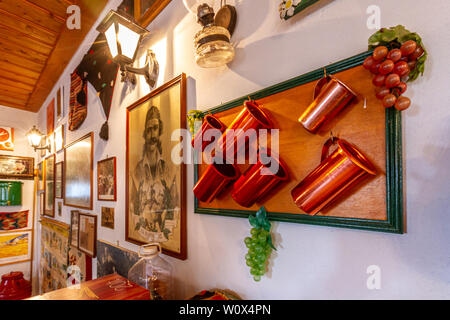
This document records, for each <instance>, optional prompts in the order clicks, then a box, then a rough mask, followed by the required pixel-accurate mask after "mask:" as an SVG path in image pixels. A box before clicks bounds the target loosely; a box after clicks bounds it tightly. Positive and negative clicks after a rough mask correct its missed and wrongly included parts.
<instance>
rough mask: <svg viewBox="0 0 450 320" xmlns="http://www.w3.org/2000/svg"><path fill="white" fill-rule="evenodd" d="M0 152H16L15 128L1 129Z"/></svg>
mask: <svg viewBox="0 0 450 320" xmlns="http://www.w3.org/2000/svg"><path fill="white" fill-rule="evenodd" d="M0 150H3V151H14V128H9V127H0Z"/></svg>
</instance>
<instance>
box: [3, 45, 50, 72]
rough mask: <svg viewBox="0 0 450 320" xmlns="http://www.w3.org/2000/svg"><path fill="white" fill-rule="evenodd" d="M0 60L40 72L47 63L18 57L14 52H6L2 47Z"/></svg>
mask: <svg viewBox="0 0 450 320" xmlns="http://www.w3.org/2000/svg"><path fill="white" fill-rule="evenodd" d="M0 61H3V62H7V63H11V64H15V65H16V66H20V67H22V68H24V69H27V70H30V71H34V72H38V73H40V72H41V71H42V69H44V66H45V64H43V63H36V62H33V61H31V60H29V59H27V58H22V57H18V56H16V55H14V54H12V53H9V52H6V51H4V50H3V48H0Z"/></svg>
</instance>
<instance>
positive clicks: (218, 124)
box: [191, 114, 227, 152]
mask: <svg viewBox="0 0 450 320" xmlns="http://www.w3.org/2000/svg"><path fill="white" fill-rule="evenodd" d="M226 128H227V127H226V126H225V125H224V124H223V122H222V121H220V120H219V119H218V118H216V117H215V116H213V115H210V114H208V115H206V116H205V119H203V123H202V126H201V127H200V129H199V130H198V132H197V133H196V134H195V136H194V137H193V138H192V142H191V144H192V148H194V149H195V150H197V151H200V152H202V151H204V150H205V148H206V147H207V146H208V145H210V144H211V143H215V142H216V141H215V140H214V139H212V141H208V140H206V139H205V137H206V136H205V135H206V133H207V131H208V130H218V131H220V132H222V133H223V132H224V131H225V129H226Z"/></svg>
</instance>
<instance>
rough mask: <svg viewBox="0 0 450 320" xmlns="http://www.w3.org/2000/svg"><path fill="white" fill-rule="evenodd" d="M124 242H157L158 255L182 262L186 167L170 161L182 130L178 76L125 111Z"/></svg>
mask: <svg viewBox="0 0 450 320" xmlns="http://www.w3.org/2000/svg"><path fill="white" fill-rule="evenodd" d="M126 121H127V127H126V128H127V138H126V139H127V149H126V201H125V204H126V210H125V214H126V217H125V221H126V231H125V235H126V236H125V238H126V240H127V241H129V242H132V243H135V244H138V245H142V244H146V243H150V242H159V243H160V244H161V247H162V251H163V253H164V254H167V255H170V256H173V257H176V258H178V259H182V260H184V259H186V251H187V250H186V247H187V246H186V189H185V186H186V167H185V164H184V162H182V161H181V163H174V162H173V161H172V157H171V152H172V149H173V148H174V147H176V146H177V145H178V144H179V143H180V141H181V140H182V138H181V136H180V140H179V141H173V139H172V133H173V132H174V130H177V129H180V128H186V75H185V74H184V73H183V74H181V75H180V76H178V77H176V78H175V79H173V80H171V81H169V82H167V83H166V84H164V85H163V86H161V87H159V88H157V89H154V90H153V91H152V92H151V93H150V94H148V95H146V96H145V97H143V98H141V99H139V100H138V101H136V102H135V103H134V104H132V105H131V106H129V107H128V108H127V120H126Z"/></svg>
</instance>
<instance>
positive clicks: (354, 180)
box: [291, 138, 376, 215]
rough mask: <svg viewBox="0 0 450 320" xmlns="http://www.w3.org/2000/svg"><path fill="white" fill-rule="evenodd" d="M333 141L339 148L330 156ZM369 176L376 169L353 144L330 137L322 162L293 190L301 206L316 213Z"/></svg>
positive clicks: (295, 199)
mask: <svg viewBox="0 0 450 320" xmlns="http://www.w3.org/2000/svg"><path fill="white" fill-rule="evenodd" d="M333 144H337V145H338V148H337V149H336V150H335V151H334V152H333V153H332V154H330V155H328V154H329V149H330V147H331V145H333ZM369 175H376V169H375V167H374V166H373V164H372V163H370V161H369V160H368V159H367V158H366V157H365V156H364V155H363V154H362V153H361V152H360V151H359V150H358V149H357V148H356V147H355V146H354V145H352V144H350V143H349V142H347V141H345V140H343V139H337V138H330V139H329V140H328V141H327V142H325V144H324V146H323V149H322V160H321V163H320V165H319V166H318V167H317V168H316V169H314V171H312V172H311V173H310V174H309V175H308V176H307V177H306V178H305V179H303V181H302V182H300V183H299V184H298V185H297V186H296V187H295V188H294V189H292V191H291V195H292V198H293V199H294V202H295V204H296V205H297V206H298V207H299V208H300V209H302V210H303V211H304V212H306V213H307V214H310V215H315V214H316V213H318V212H319V211H320V210H321V209H322V208H324V207H325V206H326V205H327V204H328V203H330V202H331V201H333V200H335V199H336V198H337V197H338V196H340V195H342V194H343V192H344V191H347V190H350V189H351V188H352V187H353V186H355V185H356V184H358V183H359V182H360V181H361V180H363V179H364V178H366V177H368V176H369Z"/></svg>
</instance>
